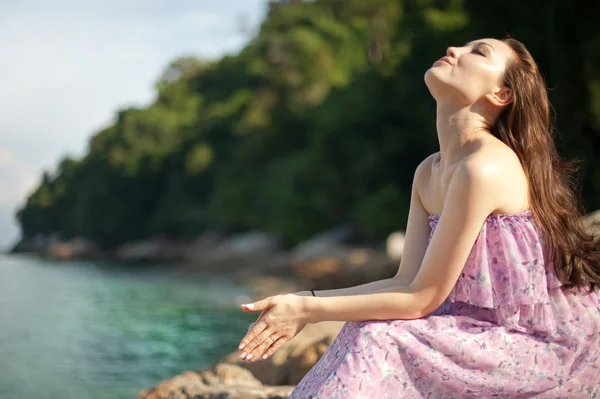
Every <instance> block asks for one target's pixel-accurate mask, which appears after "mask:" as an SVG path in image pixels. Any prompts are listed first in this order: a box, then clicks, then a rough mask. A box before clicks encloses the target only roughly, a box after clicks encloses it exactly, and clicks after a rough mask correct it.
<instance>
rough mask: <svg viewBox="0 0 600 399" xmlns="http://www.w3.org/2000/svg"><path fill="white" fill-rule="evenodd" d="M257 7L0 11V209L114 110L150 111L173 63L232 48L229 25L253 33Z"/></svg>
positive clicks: (149, 4)
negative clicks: (247, 25)
mask: <svg viewBox="0 0 600 399" xmlns="http://www.w3.org/2000/svg"><path fill="white" fill-rule="evenodd" d="M264 3H265V2H264V1H262V0H221V1H219V2H198V1H192V0H180V1H177V2H171V1H166V0H144V1H142V0H103V1H95V2H81V1H75V0H55V1H52V2H48V1H45V0H37V1H36V0H21V1H19V2H0V37H2V38H3V39H4V40H2V41H1V42H0V54H2V62H0V76H2V77H3V79H2V86H1V88H0V107H1V108H2V113H1V114H0V190H1V192H0V205H1V206H3V207H4V208H7V209H14V208H16V207H17V205H18V204H20V203H22V202H23V200H24V198H25V196H26V194H27V190H29V189H30V188H31V185H32V184H33V183H34V182H36V181H37V180H38V179H39V175H40V174H41V171H42V169H44V168H50V167H52V166H53V165H54V164H55V163H57V162H58V160H59V159H60V157H62V156H63V155H65V154H71V155H75V156H80V155H82V154H83V152H84V151H85V148H86V143H87V141H88V139H89V137H90V136H91V135H92V134H93V133H95V132H96V131H98V130H99V129H100V128H102V127H103V126H105V125H107V124H109V123H111V122H112V119H113V117H114V115H115V111H116V110H117V109H119V108H122V107H125V106H130V105H133V106H144V105H146V104H147V103H148V102H150V101H151V100H152V98H153V96H154V93H153V84H154V82H155V80H156V79H157V78H158V76H160V73H161V72H162V69H163V68H165V67H166V66H167V65H168V63H169V62H170V61H172V60H173V59H174V58H176V57H178V56H180V55H189V54H195V55H198V56H200V57H204V58H215V57H219V56H221V55H222V54H223V53H226V52H233V51H236V50H237V49H239V48H240V47H241V46H242V45H243V43H244V41H245V40H246V39H247V38H245V37H243V36H242V35H241V34H240V33H239V29H238V27H237V23H238V20H239V16H240V15H247V16H248V17H249V19H250V21H251V22H252V25H254V26H256V25H257V24H258V22H259V21H260V19H261V18H262V16H263V14H264ZM5 190H7V191H5ZM11 207H12V208H11ZM3 220H6V219H5V218H4V219H3ZM7 228H8V229H9V230H11V231H13V233H14V232H16V227H15V226H14V224H13V225H10V226H4V223H2V224H1V225H0V230H2V229H7ZM2 237H3V234H2V232H1V231H0V244H1V240H2Z"/></svg>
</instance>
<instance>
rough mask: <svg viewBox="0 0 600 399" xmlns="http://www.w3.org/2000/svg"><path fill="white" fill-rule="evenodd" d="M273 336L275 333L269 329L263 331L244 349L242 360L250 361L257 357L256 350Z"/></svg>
mask: <svg viewBox="0 0 600 399" xmlns="http://www.w3.org/2000/svg"><path fill="white" fill-rule="evenodd" d="M271 335H273V331H272V330H271V329H269V328H267V329H265V330H263V332H261V333H260V334H258V335H257V336H256V337H255V338H254V339H252V340H250V342H248V343H247V344H246V346H245V347H244V353H245V354H246V356H244V353H242V355H241V356H240V357H241V358H242V359H244V358H246V360H250V359H252V358H253V357H255V356H256V348H257V347H258V346H260V345H261V344H263V343H264V342H265V341H266V340H267V338H269V337H270V336H271Z"/></svg>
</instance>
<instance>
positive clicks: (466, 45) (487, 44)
mask: <svg viewBox="0 0 600 399" xmlns="http://www.w3.org/2000/svg"><path fill="white" fill-rule="evenodd" d="M471 44H472V42H469V43H467V44H465V47H468V46H470V45H471ZM476 44H479V45H481V44H485V45H486V46H490V47H491V48H492V50H494V52H496V49H495V48H494V46H492V45H491V44H489V43H487V42H477V43H476Z"/></svg>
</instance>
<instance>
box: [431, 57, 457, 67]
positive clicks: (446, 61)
mask: <svg viewBox="0 0 600 399" xmlns="http://www.w3.org/2000/svg"><path fill="white" fill-rule="evenodd" d="M438 62H443V63H445V64H448V65H450V66H454V64H453V63H452V61H450V57H448V56H446V57H442V58H440V59H439V60H437V61H436V62H435V63H436V64H437V63H438Z"/></svg>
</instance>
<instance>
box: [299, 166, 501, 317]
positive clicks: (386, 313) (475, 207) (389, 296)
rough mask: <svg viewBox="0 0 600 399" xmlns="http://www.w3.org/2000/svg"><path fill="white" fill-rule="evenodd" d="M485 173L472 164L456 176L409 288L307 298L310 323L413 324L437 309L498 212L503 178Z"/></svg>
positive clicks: (495, 171) (462, 168)
mask: <svg viewBox="0 0 600 399" xmlns="http://www.w3.org/2000/svg"><path fill="white" fill-rule="evenodd" d="M486 169H487V168H482V167H480V166H479V165H477V164H475V165H471V164H469V165H466V166H465V165H463V167H461V168H459V169H458V170H457V171H456V172H455V174H454V176H453V178H452V181H451V182H450V186H449V188H448V194H447V196H446V200H445V203H444V209H443V211H442V214H441V215H440V219H439V221H438V225H437V228H436V230H435V233H434V235H433V237H432V239H431V242H430V244H429V246H428V247H427V250H426V254H425V256H424V258H423V260H422V263H421V265H420V267H419V269H418V272H417V274H416V276H415V278H414V280H413V281H412V282H411V283H410V284H409V285H398V286H396V287H389V288H386V289H383V290H381V291H379V292H375V293H371V294H370V295H352V296H345V297H339V296H338V297H330V298H306V301H305V306H306V307H305V314H306V318H307V319H308V320H309V322H311V323H318V322H319V321H324V320H332V321H338V320H339V321H357V320H388V319H413V318H420V317H424V316H426V315H427V314H429V313H431V312H432V311H434V310H435V309H436V308H437V307H439V306H440V305H441V304H442V303H443V301H444V300H445V299H446V297H447V296H448V294H449V293H450V291H451V290H452V287H453V286H454V284H455V283H456V281H457V279H458V277H459V275H460V273H461V271H462V269H463V267H464V265H465V262H466V260H467V257H468V256H469V253H470V251H471V248H472V246H473V243H474V242H475V240H476V238H477V236H478V234H479V231H480V229H481V226H482V225H483V223H484V222H485V219H486V217H487V216H488V215H489V214H490V213H492V212H493V211H494V209H496V207H497V201H498V198H499V197H500V196H501V195H502V193H501V192H500V191H499V190H501V189H503V187H502V184H498V182H499V181H501V179H502V177H501V176H499V175H500V173H498V172H497V170H494V169H492V170H491V171H490V170H486ZM498 169H501V168H498Z"/></svg>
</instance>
